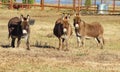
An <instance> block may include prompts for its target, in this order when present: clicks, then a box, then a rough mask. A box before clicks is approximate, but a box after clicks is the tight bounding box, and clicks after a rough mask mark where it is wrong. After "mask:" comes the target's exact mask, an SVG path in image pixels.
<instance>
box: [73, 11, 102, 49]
mask: <svg viewBox="0 0 120 72" xmlns="http://www.w3.org/2000/svg"><path fill="white" fill-rule="evenodd" d="M73 24H74V27H75V33H76V36H77V42H78V46H83V45H84V39H85V38H89V37H93V38H95V40H96V41H97V44H100V45H101V48H103V44H104V38H103V32H104V30H103V27H102V26H101V24H100V23H98V22H93V23H90V24H88V23H85V22H84V21H82V20H81V18H80V14H79V13H76V16H75V17H74V23H73ZM80 42H81V43H80ZM81 44H82V45H81Z"/></svg>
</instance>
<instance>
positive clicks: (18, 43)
mask: <svg viewBox="0 0 120 72" xmlns="http://www.w3.org/2000/svg"><path fill="white" fill-rule="evenodd" d="M20 40H21V37H18V41H17V47H19V45H20Z"/></svg>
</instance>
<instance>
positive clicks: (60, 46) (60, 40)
mask: <svg viewBox="0 0 120 72" xmlns="http://www.w3.org/2000/svg"><path fill="white" fill-rule="evenodd" d="M62 46H63V45H62V39H61V38H59V48H58V50H60V49H62Z"/></svg>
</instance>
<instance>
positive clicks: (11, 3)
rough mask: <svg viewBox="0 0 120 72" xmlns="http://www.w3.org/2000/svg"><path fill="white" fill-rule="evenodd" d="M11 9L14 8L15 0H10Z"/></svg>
mask: <svg viewBox="0 0 120 72" xmlns="http://www.w3.org/2000/svg"><path fill="white" fill-rule="evenodd" d="M10 9H13V0H10Z"/></svg>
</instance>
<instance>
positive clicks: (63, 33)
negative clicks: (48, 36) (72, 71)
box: [53, 14, 72, 50]
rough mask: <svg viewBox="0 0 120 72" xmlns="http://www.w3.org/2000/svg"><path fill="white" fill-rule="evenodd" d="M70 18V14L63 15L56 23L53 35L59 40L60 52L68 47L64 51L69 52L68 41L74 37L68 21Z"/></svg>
mask: <svg viewBox="0 0 120 72" xmlns="http://www.w3.org/2000/svg"><path fill="white" fill-rule="evenodd" d="M69 16H70V15H69V14H68V15H65V14H63V16H62V17H61V18H59V19H58V20H57V21H56V22H55V26H54V29H53V33H54V35H55V36H56V37H57V38H58V39H59V48H58V49H59V50H60V49H63V48H64V46H66V49H64V50H68V40H69V37H70V36H71V35H72V27H71V25H70V23H69V21H68V20H69Z"/></svg>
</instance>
